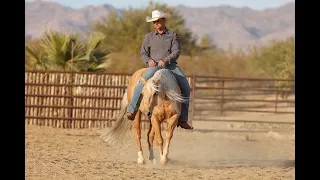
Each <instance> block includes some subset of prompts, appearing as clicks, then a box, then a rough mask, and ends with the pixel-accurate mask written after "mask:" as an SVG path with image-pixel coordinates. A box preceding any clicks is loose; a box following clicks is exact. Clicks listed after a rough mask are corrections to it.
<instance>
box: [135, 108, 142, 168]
mask: <svg viewBox="0 0 320 180" xmlns="http://www.w3.org/2000/svg"><path fill="white" fill-rule="evenodd" d="M140 122H141V111H140V110H138V112H137V114H136V116H135V118H134V120H133V128H134V135H135V137H136V141H137V144H138V160H137V163H138V164H143V163H144V157H143V153H142V147H141V129H140Z"/></svg>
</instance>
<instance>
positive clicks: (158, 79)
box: [153, 77, 161, 85]
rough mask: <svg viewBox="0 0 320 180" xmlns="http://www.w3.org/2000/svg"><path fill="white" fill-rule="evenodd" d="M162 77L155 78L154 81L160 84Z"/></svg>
mask: <svg viewBox="0 0 320 180" xmlns="http://www.w3.org/2000/svg"><path fill="white" fill-rule="evenodd" d="M160 79H161V77H158V78H156V79H154V80H153V83H154V84H156V85H158V83H159V81H160Z"/></svg>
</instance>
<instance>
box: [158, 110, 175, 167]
mask: <svg viewBox="0 0 320 180" xmlns="http://www.w3.org/2000/svg"><path fill="white" fill-rule="evenodd" d="M178 118H179V115H178V114H175V115H173V116H171V117H170V118H169V119H167V124H168V128H167V134H166V145H165V147H164V150H163V155H162V157H161V164H164V163H166V162H167V157H168V154H169V146H170V142H171V139H172V136H173V131H174V129H175V127H176V126H177V124H178Z"/></svg>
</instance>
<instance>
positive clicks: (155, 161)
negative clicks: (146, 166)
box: [149, 158, 157, 164]
mask: <svg viewBox="0 0 320 180" xmlns="http://www.w3.org/2000/svg"><path fill="white" fill-rule="evenodd" d="M149 161H150V162H151V163H152V164H157V160H156V158H153V159H149Z"/></svg>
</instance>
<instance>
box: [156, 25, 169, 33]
mask: <svg viewBox="0 0 320 180" xmlns="http://www.w3.org/2000/svg"><path fill="white" fill-rule="evenodd" d="M154 34H155V35H158V34H159V32H158V31H157V30H154ZM162 34H169V30H168V28H167V27H165V30H164V32H163V33H162Z"/></svg>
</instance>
